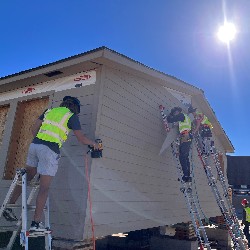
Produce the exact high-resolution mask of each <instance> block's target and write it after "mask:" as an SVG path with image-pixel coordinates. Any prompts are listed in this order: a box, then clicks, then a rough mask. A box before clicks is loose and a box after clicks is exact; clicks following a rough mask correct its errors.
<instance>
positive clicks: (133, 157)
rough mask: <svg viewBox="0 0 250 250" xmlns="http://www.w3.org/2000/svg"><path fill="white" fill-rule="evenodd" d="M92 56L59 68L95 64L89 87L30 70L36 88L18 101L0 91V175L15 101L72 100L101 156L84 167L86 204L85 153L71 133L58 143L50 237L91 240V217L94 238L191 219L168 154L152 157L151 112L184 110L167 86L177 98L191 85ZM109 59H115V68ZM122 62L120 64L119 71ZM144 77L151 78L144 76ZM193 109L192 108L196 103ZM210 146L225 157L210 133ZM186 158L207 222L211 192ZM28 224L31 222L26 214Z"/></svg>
mask: <svg viewBox="0 0 250 250" xmlns="http://www.w3.org/2000/svg"><path fill="white" fill-rule="evenodd" d="M105 52H106V51H105ZM110 53H111V52H110ZM98 56H99V59H98V58H97V59H95V58H94V57H95V56H94V53H93V55H90V54H88V55H86V58H88V57H90V58H91V62H87V59H86V58H82V59H81V58H80V57H77V58H76V60H77V62H75V61H74V60H75V59H72V64H71V59H70V63H69V65H70V66H68V68H67V61H65V62H63V65H64V66H61V67H65V68H62V69H61V70H62V72H63V74H65V72H66V71H67V72H69V70H70V69H72V70H76V69H78V68H81V67H84V68H85V69H86V67H87V66H88V65H91V67H92V68H91V69H93V65H94V66H95V67H96V65H98V69H97V70H96V71H95V73H96V78H95V79H96V80H95V81H94V82H91V83H89V84H82V83H81V82H78V83H77V84H75V82H73V83H74V84H75V85H74V84H73V85H72V81H71V80H72V79H71V77H70V76H67V77H62V78H58V79H55V80H53V81H49V82H42V83H38V82H39V80H40V79H44V75H43V74H44V72H46V68H45V69H44V68H42V69H41V70H42V71H43V73H41V72H40V75H39V76H38V73H37V76H36V72H27V74H28V75H29V74H30V75H32V77H33V78H32V77H31V76H30V77H29V82H31V80H32V79H34V80H35V81H36V83H37V84H35V85H34V86H32V87H30V86H31V85H30V86H28V88H27V89H26V90H25V89H24V90H23V91H24V93H25V95H26V96H25V97H20V96H19V94H17V93H19V92H20V91H17V90H19V89H16V90H14V91H11V92H10V93H9V92H8V93H7V92H6V93H4V94H3V95H4V96H5V99H4V100H2V99H1V98H2V95H1V94H0V107H1V106H4V105H9V109H8V115H7V119H6V122H5V129H4V133H3V136H2V145H1V148H0V153H1V157H0V170H1V173H2V175H3V173H4V168H5V165H6V162H7V159H8V152H9V145H10V143H11V135H12V131H13V130H14V124H15V117H16V112H17V110H18V103H19V102H20V101H22V100H23V101H25V100H33V99H36V98H41V97H44V96H48V97H49V107H56V106H58V105H59V104H60V102H61V101H62V98H63V97H64V96H65V95H72V96H76V97H78V98H79V100H80V101H81V105H82V106H81V113H80V116H79V118H80V122H81V125H82V130H83V133H85V134H86V135H87V136H88V137H89V138H92V139H94V138H101V139H102V140H103V145H104V151H103V158H101V159H89V162H88V170H89V173H90V184H91V185H90V186H91V199H92V203H90V202H89V201H88V181H87V178H86V174H85V171H86V161H85V159H86V158H84V157H83V153H84V152H85V153H86V151H87V147H86V146H81V145H79V143H78V142H77V140H76V138H75V136H74V134H73V133H71V134H70V135H69V139H68V141H67V142H66V143H65V144H64V145H63V147H62V149H61V160H60V166H59V170H58V173H57V175H56V176H55V178H54V180H53V183H52V187H51V190H50V208H51V209H50V215H51V216H50V219H51V226H52V229H53V237H54V238H64V239H72V240H77V241H78V240H82V239H88V238H91V236H92V232H91V227H92V225H91V218H90V212H92V214H93V220H94V229H95V236H96V237H99V236H106V235H110V234H112V233H119V232H128V231H133V230H139V229H145V228H152V227H158V226H164V225H170V224H175V223H178V222H187V221H190V216H189V212H188V209H187V207H186V204H185V200H184V196H183V194H182V193H181V192H180V185H179V182H178V181H177V178H178V175H177V171H176V165H175V162H174V160H173V156H172V153H171V149H170V148H168V149H167V150H166V151H165V152H164V153H163V154H161V155H159V152H160V150H161V147H162V144H163V142H164V141H165V138H166V136H167V134H166V132H165V130H164V128H163V124H162V119H161V115H160V112H159V108H158V107H159V105H160V104H162V105H164V106H165V107H166V113H169V111H170V110H171V108H173V107H174V106H181V107H182V108H183V109H184V110H185V109H186V106H185V104H186V99H185V100H184V101H183V102H182V101H180V100H178V98H177V96H178V95H179V94H178V95H177V94H176V95H173V94H171V92H170V91H168V89H167V88H171V89H173V88H174V87H173V85H175V83H176V85H178V89H176V90H175V89H174V91H177V92H180V90H183V89H187V90H188V89H189V88H191V87H190V86H188V85H187V86H186V85H185V84H183V82H178V80H177V79H174V80H173V82H172V83H171V85H170V84H169V86H168V81H165V80H163V79H164V77H163V78H162V79H157V77H158V73H156V72H154V71H153V70H152V71H150V69H145V72H146V73H145V72H139V70H140V67H141V65H139V64H136V67H138V68H136V69H135V68H132V67H130V68H129V64H130V63H131V62H130V61H129V60H128V59H127V58H123V57H122V58H120V57H119V56H117V55H116V54H115V53H112V55H106V56H107V60H106V61H105V59H104V58H103V57H104V56H105V53H104V51H103V53H101V52H100V53H99V52H98ZM115 57H119V58H118V59H119V60H121V63H120V64H119V60H118V59H117V58H115ZM81 60H83V61H81ZM112 60H113V61H112ZM73 61H74V62H73ZM124 61H126V62H124ZM85 62H86V65H87V66H86V65H85V64H84V63H85ZM74 63H75V65H73V64H74ZM105 63H106V64H105ZM122 63H126V66H124V65H122ZM133 63H134V62H133ZM118 64H119V67H118V66H117V65H118ZM131 64H132V63H131ZM101 65H102V66H101ZM52 66H53V70H54V69H57V66H55V65H52ZM58 67H59V66H58ZM64 69H65V71H64ZM137 69H138V71H137ZM86 70H88V69H86ZM89 70H90V68H89ZM48 71H49V70H48ZM149 71H150V73H152V76H149V73H148V72H149ZM138 72H139V73H138ZM17 77H19V78H20V79H19V80H20V81H21V83H22V86H26V85H24V84H25V77H23V76H17ZM82 77H83V78H84V77H85V76H84V75H81V77H77V78H75V79H76V81H78V80H79V79H80V80H81V79H82ZM87 78H88V77H87ZM87 78H86V79H87ZM75 79H74V80H75ZM154 79H156V82H154ZM168 79H169V78H168ZM84 80H85V79H84ZM4 81H8V79H4ZM6 85H8V86H9V83H8V84H6V83H5V87H6ZM10 85H11V86H17V85H18V81H17V83H15V82H14V80H13V83H12V82H11V80H10ZM163 85H164V87H163ZM183 85H185V86H184V87H183ZM55 86H56V88H57V89H56V88H55ZM26 87H27V86H26ZM37 90H39V91H37ZM192 91H193V89H191V90H190V92H189V93H188V96H190V98H192V93H193V92H192ZM197 91H198V90H196V92H197ZM26 92H27V93H26ZM183 92H185V91H183ZM183 94H185V93H183ZM6 97H7V98H6ZM188 100H189V97H188ZM204 105H205V104H204ZM197 107H198V108H199V105H197ZM201 111H202V110H201ZM173 130H174V128H173ZM223 136H224V137H226V136H225V135H222V137H223ZM225 141H226V140H225ZM215 143H216V146H217V147H218V148H219V149H220V150H221V152H222V153H224V147H223V144H221V142H220V140H219V139H217V135H215ZM226 143H227V141H226V142H225V144H226ZM225 144H224V145H225ZM226 145H227V146H228V144H226ZM228 147H229V148H230V147H231V146H230V145H229V146H228ZM192 159H193V162H194V163H193V168H194V174H195V185H196V190H197V194H198V196H199V200H200V205H201V207H202V209H203V212H204V214H205V216H206V217H211V216H216V215H219V214H220V212H219V209H218V207H217V205H216V203H215V200H214V197H213V194H212V192H211V189H210V187H209V186H208V185H205V183H207V179H206V176H205V173H204V170H203V167H202V166H201V163H200V161H199V159H198V156H197V152H196V151H195V149H194V148H193V150H192ZM213 171H214V170H213ZM9 186H10V181H9V180H0V203H1V202H2V201H3V199H4V197H5V195H6V193H7V189H8V188H9ZM91 205H92V208H91ZM90 208H91V211H90ZM29 218H30V219H31V218H32V215H31V214H30V216H29Z"/></svg>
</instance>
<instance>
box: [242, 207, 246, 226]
mask: <svg viewBox="0 0 250 250" xmlns="http://www.w3.org/2000/svg"><path fill="white" fill-rule="evenodd" d="M245 223H246V210H245V209H244V208H243V218H242V224H245Z"/></svg>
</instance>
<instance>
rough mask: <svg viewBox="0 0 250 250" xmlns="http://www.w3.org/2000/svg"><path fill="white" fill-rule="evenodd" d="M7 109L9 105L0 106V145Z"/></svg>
mask: <svg viewBox="0 0 250 250" xmlns="http://www.w3.org/2000/svg"><path fill="white" fill-rule="evenodd" d="M8 111H9V106H2V107H0V146H1V145H2V141H3V134H4V128H5V122H6V119H7V114H8Z"/></svg>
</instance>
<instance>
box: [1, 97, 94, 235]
mask: <svg viewBox="0 0 250 250" xmlns="http://www.w3.org/2000/svg"><path fill="white" fill-rule="evenodd" d="M79 113H80V101H79V100H78V99H77V98H75V97H71V96H65V97H64V98H63V101H62V103H61V104H60V107H56V108H52V109H48V110H45V111H44V113H43V114H42V115H41V116H40V117H39V118H38V119H37V121H36V122H35V124H34V125H33V127H32V134H33V135H34V139H33V141H32V143H31V144H30V147H29V150H28V156H27V161H26V164H27V167H26V171H27V180H28V181H30V180H32V179H33V178H34V176H35V175H36V174H37V173H38V174H39V175H40V186H39V192H38V195H37V199H36V209H35V213H34V219H33V221H32V223H31V227H30V231H37V232H44V231H46V230H48V229H45V228H44V226H43V225H42V223H41V217H42V214H43V209H44V207H45V204H46V201H47V197H48V192H49V187H50V184H51V181H52V179H53V177H54V176H55V175H56V172H57V170H58V162H59V159H60V148H61V147H62V145H63V143H64V142H65V141H66V140H67V137H68V134H69V132H70V131H71V130H73V132H74V134H75V136H76V138H77V139H78V141H79V142H80V143H82V144H86V145H91V146H93V147H94V149H97V148H98V145H96V144H95V143H94V142H93V141H92V140H90V139H88V138H87V137H86V136H85V135H84V134H83V133H82V132H81V125H80V121H79V118H78V116H77V115H78V114H79ZM20 194H21V187H20V186H17V187H16V188H15V190H14V191H13V195H12V197H11V199H10V201H9V203H10V204H15V202H16V200H17V199H18V197H19V196H20ZM3 215H4V217H5V218H6V219H7V220H10V221H15V220H17V218H16V216H15V215H14V213H13V211H12V210H11V209H10V208H6V209H5V211H4V213H3Z"/></svg>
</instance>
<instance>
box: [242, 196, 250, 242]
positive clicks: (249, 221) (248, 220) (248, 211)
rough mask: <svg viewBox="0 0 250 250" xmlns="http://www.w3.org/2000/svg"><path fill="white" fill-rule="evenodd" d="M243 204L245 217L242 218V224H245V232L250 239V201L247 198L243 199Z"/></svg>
mask: <svg viewBox="0 0 250 250" xmlns="http://www.w3.org/2000/svg"><path fill="white" fill-rule="evenodd" d="M241 205H242V206H243V219H242V224H241V225H242V226H243V225H244V229H243V232H244V234H245V236H246V238H247V240H248V241H249V240H250V237H249V236H250V235H249V225H250V207H249V202H248V201H247V199H243V200H242V201H241Z"/></svg>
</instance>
